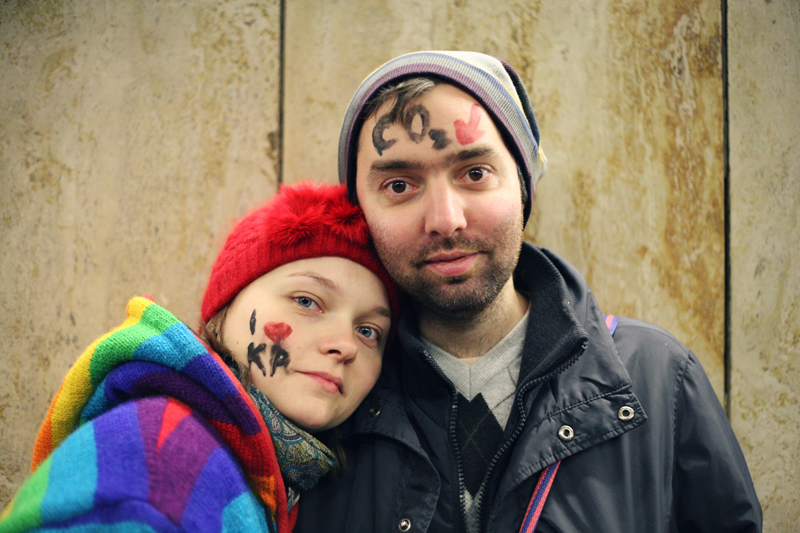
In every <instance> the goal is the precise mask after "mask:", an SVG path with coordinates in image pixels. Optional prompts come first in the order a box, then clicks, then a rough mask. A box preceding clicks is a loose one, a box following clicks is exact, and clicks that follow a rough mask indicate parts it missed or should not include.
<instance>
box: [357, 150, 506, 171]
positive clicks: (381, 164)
mask: <svg viewBox="0 0 800 533" xmlns="http://www.w3.org/2000/svg"><path fill="white" fill-rule="evenodd" d="M496 153H497V152H496V150H495V149H494V148H492V147H491V146H476V147H474V148H468V149H466V150H461V151H460V152H456V153H454V154H451V155H449V156H447V157H446V158H445V160H444V163H443V166H450V165H452V164H453V163H458V162H460V161H469V160H470V159H474V158H476V157H487V156H493V155H495V154H496ZM427 166H428V165H426V164H424V163H421V162H419V161H413V160H410V159H377V160H375V161H373V162H372V165H370V172H369V173H370V174H379V173H381V172H389V171H393V170H422V169H424V168H426V167H427Z"/></svg>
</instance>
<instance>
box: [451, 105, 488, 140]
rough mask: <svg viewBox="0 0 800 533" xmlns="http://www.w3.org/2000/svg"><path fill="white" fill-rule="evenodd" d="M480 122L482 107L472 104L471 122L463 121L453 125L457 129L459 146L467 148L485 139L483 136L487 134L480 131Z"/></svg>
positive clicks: (459, 120)
mask: <svg viewBox="0 0 800 533" xmlns="http://www.w3.org/2000/svg"><path fill="white" fill-rule="evenodd" d="M480 122H481V106H479V105H478V104H472V108H471V109H470V111H469V122H467V123H465V122H464V121H463V120H461V119H458V120H456V121H455V122H453V125H454V126H455V127H456V139H458V144H460V145H461V146H466V145H467V144H472V143H474V142H475V141H477V140H478V139H480V138H481V137H483V134H484V133H486V132H485V131H484V130H479V129H478V124H480Z"/></svg>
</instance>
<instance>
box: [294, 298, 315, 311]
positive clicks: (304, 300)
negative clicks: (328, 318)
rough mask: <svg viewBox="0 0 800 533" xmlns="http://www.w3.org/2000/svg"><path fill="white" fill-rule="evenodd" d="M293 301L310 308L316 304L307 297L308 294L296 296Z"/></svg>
mask: <svg viewBox="0 0 800 533" xmlns="http://www.w3.org/2000/svg"><path fill="white" fill-rule="evenodd" d="M294 301H295V302H297V303H298V304H300V305H301V306H303V307H306V308H308V309H311V308H312V307H314V306H315V305H316V302H315V301H314V300H312V299H311V298H309V297H308V296H296V297H295V299H294Z"/></svg>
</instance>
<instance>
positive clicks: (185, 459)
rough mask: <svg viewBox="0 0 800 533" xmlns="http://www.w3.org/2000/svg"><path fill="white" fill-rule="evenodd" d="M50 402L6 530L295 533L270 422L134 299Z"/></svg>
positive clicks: (155, 309)
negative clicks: (28, 472) (118, 322)
mask: <svg viewBox="0 0 800 533" xmlns="http://www.w3.org/2000/svg"><path fill="white" fill-rule="evenodd" d="M127 315H128V317H127V319H126V320H125V321H124V322H123V323H122V325H121V326H119V327H118V328H116V329H114V330H113V331H111V332H110V333H108V334H106V335H105V336H103V337H101V338H100V339H98V340H97V341H95V342H94V343H93V344H92V345H91V346H89V348H88V349H87V350H86V351H85V352H84V353H83V354H82V355H81V356H80V357H79V358H78V360H77V362H76V363H75V365H74V366H73V367H72V368H71V370H70V371H69V373H68V374H67V376H66V378H65V379H64V382H63V383H62V385H61V388H60V389H59V391H58V393H57V394H56V396H55V398H54V399H53V401H52V404H51V405H50V408H49V410H48V412H47V416H46V418H45V421H44V423H43V424H42V426H41V429H40V430H39V435H38V437H37V439H36V444H35V447H34V453H33V464H32V469H33V474H32V476H31V477H30V478H29V479H28V480H27V481H26V482H25V484H24V485H23V486H22V487H21V488H20V490H19V492H18V493H17V495H16V496H15V497H14V499H13V500H12V501H11V503H10V504H9V506H8V507H7V508H6V509H5V510H4V511H3V514H2V515H0V532H2V533H6V532H12V531H27V530H32V529H41V530H49V529H50V528H58V530H59V531H88V530H92V531H94V530H96V529H97V528H98V526H99V527H100V528H101V529H103V530H108V531H130V530H136V531H209V532H211V531H243V532H244V531H247V532H251V531H277V532H280V533H284V532H287V533H288V532H289V531H291V529H292V527H293V525H294V521H295V518H296V514H297V513H296V510H297V508H296V507H295V508H294V509H293V510H292V511H293V512H292V513H291V515H290V514H289V513H288V512H287V503H286V490H285V488H284V484H283V479H282V477H281V474H280V470H279V466H278V463H277V459H276V457H275V451H274V448H273V443H272V440H271V438H270V434H269V431H268V430H267V427H266V425H265V423H264V419H263V417H262V416H261V414H260V413H259V410H258V408H257V407H256V406H255V404H254V403H253V400H252V399H251V398H250V396H249V395H248V394H247V393H245V391H244V389H243V388H242V386H241V384H240V383H239V381H238V380H237V379H236V378H235V377H234V375H233V374H232V373H231V371H230V369H228V367H227V366H226V365H225V364H224V363H223V362H222V360H221V359H220V358H219V357H218V356H217V355H216V354H215V353H213V352H211V351H210V350H209V349H208V348H207V347H206V346H205V345H204V344H203V343H202V342H200V341H199V340H198V339H197V337H196V336H195V334H194V333H193V332H192V331H191V330H190V329H189V328H188V327H187V326H186V325H185V324H183V323H182V322H180V321H179V320H178V319H177V318H175V317H174V316H173V315H172V314H171V313H170V312H169V311H167V310H166V309H164V308H163V307H160V306H158V305H156V304H155V303H154V302H152V301H151V300H149V299H147V298H134V299H132V300H131V301H130V302H129V303H128V306H127Z"/></svg>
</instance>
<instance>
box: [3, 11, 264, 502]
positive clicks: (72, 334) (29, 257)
mask: <svg viewBox="0 0 800 533" xmlns="http://www.w3.org/2000/svg"><path fill="white" fill-rule="evenodd" d="M279 27H280V4H279V2H277V1H275V2H270V3H268V4H266V5H265V6H263V7H256V6H254V5H253V3H252V2H250V1H247V0H238V1H231V2H219V1H216V0H208V1H195V2H190V3H186V2H178V1H166V2H165V1H161V2H128V1H125V0H118V1H107V2H101V1H97V0H92V1H83V0H81V1H64V2H56V1H46V0H40V1H35V2H30V1H20V2H18V3H17V2H3V3H0V228H1V231H0V250H2V253H1V254H0V309H2V313H0V330H2V331H4V332H6V334H5V335H4V336H3V337H4V342H3V348H4V349H3V353H2V356H0V375H1V376H2V381H0V504H4V503H6V502H8V501H9V499H10V497H11V495H12V494H13V492H14V491H15V490H16V487H17V486H18V485H19V483H20V482H21V481H22V480H23V479H24V477H25V475H27V473H28V469H29V466H28V465H29V464H30V463H29V460H30V452H31V448H32V445H33V440H34V437H35V435H36V431H37V429H38V425H39V423H40V422H41V420H42V418H43V416H44V413H45V411H46V409H47V406H48V404H49V401H50V398H51V396H52V395H53V394H54V393H55V391H56V389H57V388H58V385H59V383H60V382H61V379H62V377H63V376H64V374H65V373H66V371H67V369H68V368H69V366H70V365H71V364H72V363H73V361H74V360H75V358H76V357H77V356H78V355H79V354H80V353H81V352H82V351H83V349H84V348H85V347H86V346H88V344H89V343H91V342H92V341H93V340H94V339H95V338H96V337H98V336H99V335H101V334H102V333H104V332H105V331H106V330H107V329H110V328H111V327H113V326H116V325H117V324H119V323H121V322H122V320H123V319H124V318H125V303H126V302H127V300H128V299H129V298H130V297H131V296H134V295H136V294H144V293H149V294H151V295H153V296H154V297H155V299H156V301H158V302H160V303H164V304H166V305H167V306H168V307H169V308H170V309H171V310H173V311H174V312H175V313H176V315H177V316H178V317H179V318H182V319H183V320H185V321H186V322H188V323H189V324H192V325H194V324H197V320H198V316H199V302H200V298H201V296H202V294H201V290H202V288H203V287H204V284H205V280H206V276H207V274H208V271H209V269H210V262H211V261H213V259H214V256H215V254H216V252H217V250H218V247H219V246H220V245H221V239H222V238H224V235H225V233H226V232H227V230H228V229H229V227H230V220H231V219H232V218H233V217H236V216H239V215H240V214H242V213H243V212H244V211H245V210H246V209H247V208H249V207H251V206H253V205H254V204H255V202H257V201H258V200H262V199H264V198H266V197H267V196H268V195H269V194H270V193H271V192H273V191H274V190H275V186H276V182H277V179H278V166H277V165H278V150H279V147H278V144H277V143H278V141H279V138H280V136H279V131H278V130H279V127H278V124H279V113H278V109H279V106H278V103H279V99H278V95H279V79H280V78H279V68H280V62H279V57H280V54H279V50H280V31H279Z"/></svg>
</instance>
